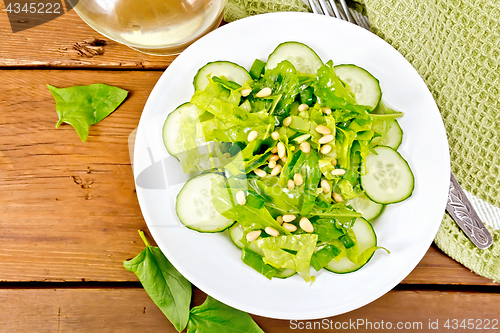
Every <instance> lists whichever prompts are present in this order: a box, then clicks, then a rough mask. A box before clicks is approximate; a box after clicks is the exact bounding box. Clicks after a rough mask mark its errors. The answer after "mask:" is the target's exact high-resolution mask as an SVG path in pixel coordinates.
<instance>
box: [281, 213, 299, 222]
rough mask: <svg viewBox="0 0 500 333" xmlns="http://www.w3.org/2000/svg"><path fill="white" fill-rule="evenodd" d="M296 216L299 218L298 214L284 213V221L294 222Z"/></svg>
mask: <svg viewBox="0 0 500 333" xmlns="http://www.w3.org/2000/svg"><path fill="white" fill-rule="evenodd" d="M296 218H297V216H295V215H292V214H287V215H283V221H284V222H292V221H293V220H295V219H296Z"/></svg>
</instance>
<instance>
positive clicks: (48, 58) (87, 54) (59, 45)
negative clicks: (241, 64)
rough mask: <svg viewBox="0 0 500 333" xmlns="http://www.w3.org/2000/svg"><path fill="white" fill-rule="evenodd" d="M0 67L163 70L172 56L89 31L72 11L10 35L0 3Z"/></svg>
mask: <svg viewBox="0 0 500 333" xmlns="http://www.w3.org/2000/svg"><path fill="white" fill-rule="evenodd" d="M0 37H1V38H0V67H56V68H75V67H76V68H117V69H122V68H123V69H165V68H166V67H167V66H168V65H169V64H170V63H171V62H172V60H173V59H175V56H152V55H146V54H143V53H141V52H138V51H135V50H133V49H131V48H129V47H127V46H124V45H122V44H119V43H117V42H115V41H113V40H111V39H110V38H107V37H105V36H103V35H101V34H100V33H98V32H96V31H95V30H93V29H92V28H90V27H89V26H88V25H87V24H86V23H85V22H83V21H82V20H81V19H80V18H79V16H78V15H77V14H76V12H75V11H74V10H71V11H70V12H68V13H66V14H64V15H62V16H60V17H58V18H56V19H54V20H52V21H49V22H47V23H45V24H43V25H40V26H37V27H33V28H31V29H27V30H23V31H19V32H16V33H13V32H12V30H11V26H10V23H9V20H8V17H7V13H6V10H5V5H4V3H3V2H1V1H0Z"/></svg>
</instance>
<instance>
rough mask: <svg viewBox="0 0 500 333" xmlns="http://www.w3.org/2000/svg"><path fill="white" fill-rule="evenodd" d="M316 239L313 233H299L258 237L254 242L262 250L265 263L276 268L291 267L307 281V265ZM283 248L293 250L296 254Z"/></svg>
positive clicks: (309, 275) (309, 276)
mask: <svg viewBox="0 0 500 333" xmlns="http://www.w3.org/2000/svg"><path fill="white" fill-rule="evenodd" d="M317 240H318V236H317V235H315V234H301V235H290V236H279V237H267V238H259V239H257V240H256V241H254V243H255V244H256V245H257V246H258V247H259V248H260V249H261V250H262V251H264V258H263V259H264V262H265V263H266V264H269V265H271V266H273V267H276V268H289V269H293V270H295V271H297V273H298V274H299V275H300V276H302V278H303V279H304V280H305V281H306V282H309V281H311V274H310V271H309V266H310V262H311V257H312V255H313V253H314V250H315V248H316V242H317ZM285 250H291V251H295V252H296V254H292V253H290V252H288V251H285Z"/></svg>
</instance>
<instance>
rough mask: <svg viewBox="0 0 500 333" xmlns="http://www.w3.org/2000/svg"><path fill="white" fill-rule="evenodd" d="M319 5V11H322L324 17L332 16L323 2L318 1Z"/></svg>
mask: <svg viewBox="0 0 500 333" xmlns="http://www.w3.org/2000/svg"><path fill="white" fill-rule="evenodd" d="M319 5H320V6H321V10H323V14H325V15H326V16H332V15H331V14H330V12H329V11H328V7H327V6H326V2H325V0H319Z"/></svg>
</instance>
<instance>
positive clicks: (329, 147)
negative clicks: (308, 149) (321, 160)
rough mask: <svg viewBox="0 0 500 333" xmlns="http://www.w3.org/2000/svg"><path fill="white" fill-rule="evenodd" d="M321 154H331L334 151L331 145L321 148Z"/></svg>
mask: <svg viewBox="0 0 500 333" xmlns="http://www.w3.org/2000/svg"><path fill="white" fill-rule="evenodd" d="M319 151H320V152H321V154H325V155H326V154H328V153H329V152H331V151H332V146H330V145H324V146H323V147H321V149H320V150H319Z"/></svg>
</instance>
